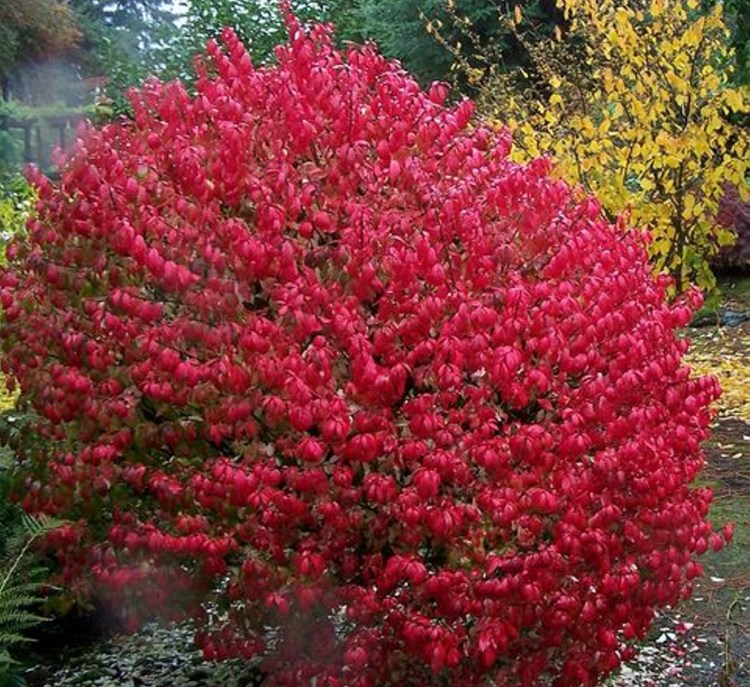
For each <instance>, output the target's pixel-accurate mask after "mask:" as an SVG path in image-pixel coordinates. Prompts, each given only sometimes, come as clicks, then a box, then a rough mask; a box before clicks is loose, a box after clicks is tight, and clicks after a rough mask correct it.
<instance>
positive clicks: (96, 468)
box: [0, 15, 722, 687]
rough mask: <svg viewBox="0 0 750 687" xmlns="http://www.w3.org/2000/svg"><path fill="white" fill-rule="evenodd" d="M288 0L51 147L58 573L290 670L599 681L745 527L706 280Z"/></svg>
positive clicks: (53, 506) (50, 372)
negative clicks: (733, 531) (713, 419)
mask: <svg viewBox="0 0 750 687" xmlns="http://www.w3.org/2000/svg"><path fill="white" fill-rule="evenodd" d="M287 22H288V26H289V31H290V42H289V44H287V45H285V46H283V47H280V48H279V49H278V65H276V66H273V67H267V68H262V69H256V68H254V66H253V65H252V63H251V60H250V58H249V57H248V55H247V53H246V52H245V49H244V48H243V46H242V45H241V44H240V43H239V42H238V40H237V39H236V37H235V36H234V35H233V34H232V33H231V32H229V31H227V32H226V33H225V35H224V37H223V43H224V47H223V49H222V48H220V47H219V46H217V45H216V44H213V43H212V44H210V45H209V47H208V54H207V58H206V59H205V60H204V62H203V63H202V64H200V63H199V65H198V70H199V74H200V78H199V80H198V84H197V95H195V96H194V97H193V96H190V95H188V93H187V92H186V91H185V90H184V89H183V88H182V87H181V86H180V84H178V83H169V84H159V83H156V82H152V83H147V84H146V86H145V87H144V88H143V89H142V90H141V91H140V92H137V93H135V94H134V96H133V102H134V111H135V116H134V121H132V122H124V123H119V124H110V125H107V126H105V127H103V128H101V129H91V130H89V131H87V132H86V133H85V136H84V137H83V139H82V141H81V142H80V144H79V146H78V148H77V150H76V151H75V152H74V153H73V154H72V155H71V157H70V158H69V159H68V161H67V162H66V164H65V167H64V171H63V173H62V176H61V179H60V181H59V182H57V183H55V184H52V183H51V182H49V181H48V180H47V179H45V178H43V177H41V176H39V175H36V176H34V179H33V181H34V183H35V184H36V186H37V188H38V192H39V198H40V200H39V203H38V208H37V214H36V216H35V217H34V218H33V219H32V220H31V221H30V222H29V234H30V236H29V238H28V239H27V240H19V241H18V242H16V243H15V244H14V245H13V246H12V247H11V249H10V251H9V253H10V260H11V265H10V268H9V269H8V270H7V271H5V272H4V273H3V275H2V280H1V285H2V290H1V292H0V296H1V298H2V304H3V306H4V308H5V318H4V320H3V322H2V325H1V327H0V340H1V341H2V346H3V348H4V350H5V357H4V360H3V370H4V372H5V373H6V374H8V375H9V379H10V380H15V381H17V383H18V384H19V386H20V393H21V404H22V405H23V404H25V405H26V406H27V407H32V408H33V409H34V411H35V412H36V413H37V414H38V416H39V421H38V427H37V432H38V433H39V434H40V435H41V436H42V437H43V438H44V439H45V441H46V444H45V446H46V448H45V450H43V451H42V450H31V449H29V450H26V451H23V450H21V451H20V454H19V457H20V461H21V465H20V478H19V485H18V494H19V497H21V498H22V501H23V505H24V506H25V508H26V509H27V510H29V511H31V512H36V513H39V512H44V513H50V514H54V515H58V516H63V517H65V518H66V519H67V520H68V521H70V522H72V523H73V524H72V525H69V526H66V527H65V528H61V529H60V530H58V531H56V532H55V533H54V534H53V535H52V536H51V538H50V545H51V546H53V547H54V548H55V550H56V551H57V552H58V556H59V559H60V562H61V564H62V573H61V575H62V579H63V580H64V581H65V582H66V584H67V585H68V587H69V589H71V590H73V591H75V592H77V593H80V594H89V595H90V594H98V595H105V596H106V598H108V599H110V600H111V601H113V602H116V603H117V605H118V606H119V607H120V608H121V609H122V610H123V612H124V613H125V614H126V616H127V619H128V620H129V621H130V622H131V623H132V624H134V625H135V624H136V623H137V622H138V621H139V619H141V618H143V617H145V615H148V614H149V613H151V612H153V611H155V610H158V611H160V612H162V613H164V614H171V615H177V614H192V615H193V616H194V618H195V619H196V620H197V622H198V623H199V630H198V639H199V641H200V643H201V645H202V647H203V650H204V652H205V655H206V656H207V657H208V658H218V659H222V658H225V657H230V656H237V655H240V656H246V657H251V656H257V655H260V656H262V657H263V658H264V664H263V665H264V668H265V669H266V670H267V671H268V672H269V681H270V682H271V683H272V684H275V685H309V684H312V680H313V677H317V678H318V679H317V682H316V684H318V685H324V684H325V685H331V686H333V685H349V686H352V687H353V686H358V687H365V686H375V685H377V686H378V687H381V686H384V685H396V684H398V685H420V686H421V685H427V684H446V682H445V681H446V680H448V681H449V682H450V684H454V685H462V686H468V685H479V684H486V680H487V679H488V678H490V677H491V678H492V679H494V680H495V681H496V682H497V683H498V684H503V685H541V684H552V685H556V686H557V687H562V686H566V685H580V684H592V683H593V681H594V680H595V679H596V678H597V677H598V676H600V675H602V674H605V673H607V672H609V671H611V670H612V669H613V668H615V667H616V666H617V665H618V664H619V663H620V661H621V660H622V659H623V658H624V657H627V656H629V655H631V654H632V652H633V649H632V645H633V641H634V640H635V639H636V638H638V637H640V636H642V635H643V634H644V633H645V632H646V630H647V629H648V627H649V625H650V623H651V620H652V618H653V615H654V610H655V609H656V608H658V607H660V606H664V605H665V604H673V603H675V602H677V601H678V600H679V599H680V598H681V597H683V596H685V595H687V594H688V593H689V590H690V580H691V578H693V577H695V576H696V575H697V574H699V572H700V566H699V564H698V563H697V562H696V561H695V556H696V554H699V553H701V552H703V551H704V550H705V549H706V548H707V547H708V546H711V545H713V546H714V547H720V546H721V543H722V539H721V537H720V536H719V535H717V534H715V533H713V532H712V530H711V526H710V525H709V524H708V523H707V522H706V521H705V517H706V514H707V510H708V505H709V501H710V494H709V493H708V492H707V491H706V490H703V489H692V488H691V487H690V486H689V485H690V483H691V481H692V480H693V478H694V477H695V475H696V474H697V473H698V471H699V470H700V468H701V466H702V464H703V455H702V452H701V449H700V442H701V441H702V440H703V439H705V437H706V434H707V426H708V422H709V411H708V410H707V405H708V403H709V402H710V401H711V400H712V399H714V398H716V396H717V394H718V388H717V384H716V382H715V381H714V380H712V379H710V378H702V379H691V378H690V374H689V369H688V368H687V367H686V366H684V365H682V364H681V356H682V354H683V353H684V351H685V348H686V344H685V343H684V342H683V341H680V340H678V339H677V338H676V337H675V335H674V329H675V328H676V327H679V326H681V325H684V324H686V323H687V322H688V320H689V319H690V316H691V312H692V310H693V309H694V307H695V306H696V305H697V302H696V301H697V300H699V299H698V297H697V296H694V295H692V294H691V295H689V296H688V300H683V301H681V302H679V303H676V304H671V305H670V304H668V303H667V302H666V300H665V291H666V288H667V285H668V279H666V278H663V279H657V280H654V279H653V278H652V277H651V276H650V275H649V268H648V264H647V262H646V253H645V250H644V247H643V239H642V237H641V236H640V235H638V234H636V233H635V232H628V231H626V230H625V228H624V227H622V226H619V225H618V226H613V225H611V224H609V223H607V221H605V220H604V219H603V218H602V213H601V212H600V207H599V205H598V204H597V203H596V202H595V201H594V200H593V199H590V198H580V197H577V196H576V195H575V194H574V193H573V192H572V191H571V190H570V188H569V187H568V186H567V185H565V184H564V183H562V182H559V181H556V180H554V179H552V178H551V177H550V176H548V165H547V163H545V162H544V161H535V162H532V163H531V164H529V165H527V166H521V165H518V164H514V163H512V162H510V161H509V159H508V157H507V154H508V150H509V138H508V136H507V134H505V133H502V132H497V131H494V130H491V129H490V128H488V127H487V126H485V125H483V124H482V123H481V122H474V123H471V118H472V106H471V104H470V103H469V102H467V101H464V102H462V103H460V104H459V105H457V106H456V107H448V106H447V105H446V103H445V99H446V90H445V88H444V87H443V86H441V85H439V84H436V85H433V86H432V87H431V88H430V90H429V92H423V91H422V90H420V88H419V87H418V85H417V84H416V83H415V82H414V81H413V80H412V79H410V78H409V77H408V76H407V75H406V74H405V73H404V72H403V71H401V70H400V68H399V67H398V66H397V65H395V64H393V63H390V62H388V61H386V60H385V59H384V58H382V57H380V56H379V55H378V54H377V52H376V51H375V49H374V48H372V47H370V46H366V47H360V48H352V49H350V50H348V51H347V52H346V53H342V52H340V51H338V50H337V49H335V47H334V46H333V43H332V40H331V37H330V35H329V30H328V29H327V28H325V27H323V26H316V27H314V28H312V29H310V30H309V31H307V30H305V29H303V28H302V27H301V26H300V25H299V24H298V23H297V21H296V20H295V19H294V18H293V17H292V16H291V15H289V16H288V17H287ZM35 446H38V442H37V443H36V444H35ZM269 627H270V628H275V629H274V630H273V631H268V630H267V629H266V628H269Z"/></svg>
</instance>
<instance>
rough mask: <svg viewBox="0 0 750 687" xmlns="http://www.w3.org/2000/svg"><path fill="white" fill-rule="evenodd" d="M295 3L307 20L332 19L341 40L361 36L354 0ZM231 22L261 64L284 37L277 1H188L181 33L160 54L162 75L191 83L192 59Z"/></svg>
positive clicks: (296, 8) (295, 8)
mask: <svg viewBox="0 0 750 687" xmlns="http://www.w3.org/2000/svg"><path fill="white" fill-rule="evenodd" d="M291 6H292V10H293V11H294V13H295V14H296V15H297V16H298V17H299V18H300V19H301V20H303V21H327V22H333V23H334V24H336V26H337V36H338V37H339V38H343V39H347V40H361V39H362V34H361V32H360V30H359V27H360V17H359V14H358V11H357V2H356V1H355V2H351V1H350V0H296V1H293V2H291ZM227 26H229V27H231V28H233V29H234V30H235V31H236V32H237V35H238V36H239V37H240V39H241V40H242V42H243V43H244V44H245V45H246V46H247V48H248V50H249V52H250V53H251V55H252V57H253V59H254V60H255V61H256V62H258V63H263V62H266V61H267V60H269V59H270V58H271V57H272V55H273V48H274V47H275V46H276V45H278V44H279V43H282V42H283V41H284V40H285V39H286V31H285V29H284V24H283V20H282V17H281V12H280V11H279V4H278V3H277V2H274V1H272V0H187V11H186V13H185V17H184V20H183V22H182V25H181V26H180V30H179V35H178V36H177V37H176V40H174V41H173V42H172V44H171V46H170V47H169V48H167V49H166V50H164V51H163V53H162V58H163V60H164V65H163V67H164V72H163V74H164V75H165V76H169V77H179V78H182V79H183V80H185V81H189V80H190V79H191V78H192V77H191V74H192V65H191V63H192V59H193V57H194V56H195V55H196V54H198V53H201V52H202V51H203V50H204V48H205V46H206V42H207V41H208V40H209V39H210V38H215V37H217V36H218V35H219V34H220V33H221V30H222V29H223V28H224V27H227Z"/></svg>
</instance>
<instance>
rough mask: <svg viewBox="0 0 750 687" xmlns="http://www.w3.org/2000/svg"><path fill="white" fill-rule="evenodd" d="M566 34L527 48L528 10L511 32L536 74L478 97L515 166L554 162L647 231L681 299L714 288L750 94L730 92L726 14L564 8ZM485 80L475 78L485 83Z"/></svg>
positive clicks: (627, 3)
mask: <svg viewBox="0 0 750 687" xmlns="http://www.w3.org/2000/svg"><path fill="white" fill-rule="evenodd" d="M558 4H559V5H560V6H561V7H562V8H563V10H564V12H565V16H566V19H567V22H568V24H567V26H566V29H565V35H562V34H561V32H560V31H556V34H555V37H554V38H539V37H533V38H532V37H530V36H529V34H528V33H527V32H525V31H524V26H523V23H524V22H523V18H522V17H521V15H520V12H519V11H517V10H516V11H515V12H510V13H509V15H508V16H507V18H506V19H505V20H506V21H508V22H510V23H511V24H512V25H513V27H514V28H515V31H516V35H517V37H518V39H519V41H520V42H521V44H522V45H523V46H524V47H525V49H526V50H527V52H528V53H529V56H530V58H531V64H532V68H531V70H526V71H523V72H519V71H518V70H515V71H513V70H510V71H508V70H503V69H502V66H501V65H500V66H498V65H497V64H492V62H491V60H488V61H487V65H488V67H487V70H486V73H485V74H483V75H482V76H483V87H482V89H481V95H480V98H479V101H480V106H481V108H482V109H484V111H485V113H486V114H489V115H490V116H491V117H493V118H494V119H496V120H498V121H499V122H500V123H502V124H507V125H509V126H510V127H511V130H512V132H513V135H514V139H515V144H516V148H515V155H516V156H517V158H518V159H522V160H523V159H528V158H530V157H534V156H538V155H540V154H546V155H551V156H552V157H553V158H554V159H555V161H556V163H557V168H558V170H559V173H560V174H561V175H562V176H563V177H565V178H566V179H568V180H569V181H571V182H573V183H576V184H580V185H581V186H582V187H583V188H584V189H585V190H586V191H587V192H591V193H593V194H595V195H596V196H597V197H598V199H599V200H600V202H601V204H602V206H603V208H604V210H605V212H607V213H608V214H610V215H619V214H621V213H628V214H629V217H630V223H631V224H632V225H633V226H636V227H640V228H648V229H649V230H650V231H651V234H652V236H653V242H652V244H651V252H652V257H653V261H654V265H655V268H656V269H657V270H668V271H670V272H671V273H672V274H673V275H674V276H675V278H676V280H677V285H678V288H680V289H681V288H684V287H685V286H687V285H688V284H689V283H697V284H699V285H701V286H703V287H706V288H709V289H710V288H712V287H713V286H714V284H715V282H714V278H713V275H712V274H711V271H710V269H709V267H708V262H707V261H708V258H709V257H710V256H711V255H712V254H713V253H714V252H715V251H716V250H717V249H718V247H719V246H721V245H725V244H727V243H731V241H732V239H733V236H732V234H731V232H729V231H728V230H727V229H725V228H724V227H722V226H720V225H719V224H718V223H717V222H716V219H715V218H716V214H717V208H718V203H719V199H720V197H721V195H722V193H723V189H724V187H725V185H726V184H734V185H737V186H739V187H740V189H741V193H742V194H743V195H745V194H746V193H747V190H748V187H747V173H748V159H749V156H750V142H749V138H750V137H749V132H748V130H747V128H743V127H742V126H741V125H739V124H736V123H735V122H738V121H739V119H740V118H741V116H742V114H743V113H747V112H748V111H750V98H748V92H747V88H743V87H738V86H736V85H734V84H733V83H732V79H731V75H732V54H731V49H730V48H729V43H730V40H729V29H728V27H727V25H726V24H725V21H724V18H723V16H722V3H717V4H716V5H715V6H714V7H713V8H712V9H710V10H708V11H705V10H702V8H701V6H700V5H699V2H698V0H617V1H613V0H558ZM476 77H477V75H476V74H474V78H476Z"/></svg>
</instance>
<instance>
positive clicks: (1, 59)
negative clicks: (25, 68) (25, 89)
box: [0, 0, 81, 100]
mask: <svg viewBox="0 0 750 687" xmlns="http://www.w3.org/2000/svg"><path fill="white" fill-rule="evenodd" d="M80 39H81V31H80V29H79V26H78V23H77V21H76V17H75V15H74V13H73V12H72V11H71V9H70V7H69V6H68V5H67V3H65V2H58V1H57V0H22V1H21V2H19V0H0V88H1V89H2V95H3V98H4V99H6V100H7V98H8V95H9V94H8V87H9V78H10V76H11V74H12V73H13V71H14V70H15V69H18V68H19V67H20V66H22V65H24V64H26V63H29V62H31V61H33V60H40V59H47V58H52V57H59V56H61V55H66V54H70V53H71V52H72V51H73V50H75V48H76V46H77V44H78V43H79V41H80Z"/></svg>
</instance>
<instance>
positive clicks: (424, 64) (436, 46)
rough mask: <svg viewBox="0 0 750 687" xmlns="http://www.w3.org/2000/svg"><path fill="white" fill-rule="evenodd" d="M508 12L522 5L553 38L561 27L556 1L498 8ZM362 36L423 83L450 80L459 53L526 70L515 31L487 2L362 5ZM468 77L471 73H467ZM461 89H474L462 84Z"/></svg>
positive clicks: (407, 0)
mask: <svg viewBox="0 0 750 687" xmlns="http://www.w3.org/2000/svg"><path fill="white" fill-rule="evenodd" d="M499 4H501V5H503V6H506V5H507V7H506V8H505V10H506V11H512V7H513V6H515V5H517V6H518V7H519V9H520V10H522V11H523V13H524V16H525V17H526V19H527V21H529V22H534V23H535V24H536V25H537V26H538V28H539V30H540V31H541V32H542V33H543V34H545V35H549V34H551V33H552V31H554V28H555V26H557V25H558V24H559V23H561V22H562V14H561V12H560V11H559V10H558V9H557V7H556V5H555V0H521V1H520V2H517V3H511V2H507V1H506V2H502V3H499ZM355 12H356V16H357V19H358V21H359V23H360V25H361V31H362V33H363V34H364V35H365V36H366V37H367V38H370V39H372V40H374V41H375V42H376V43H377V44H378V45H379V46H380V48H381V50H382V51H383V52H384V53H385V54H386V55H387V56H388V57H392V58H395V59H398V60H400V61H401V62H402V63H403V65H404V67H406V68H407V69H408V70H409V71H410V72H412V74H414V75H416V76H417V77H418V78H419V79H420V80H421V81H422V82H423V83H424V82H428V81H433V80H447V79H449V78H451V70H452V66H453V64H454V57H455V51H456V49H458V50H460V51H461V52H462V54H464V55H466V57H467V60H468V61H469V63H470V64H472V63H473V57H474V56H477V57H480V58H481V57H482V56H485V55H486V52H487V49H488V47H489V46H492V48H493V50H494V51H495V54H494V56H493V57H494V59H497V60H499V61H501V62H503V63H506V64H508V65H509V66H511V65H519V64H520V65H523V60H524V51H523V48H522V46H521V45H520V44H519V43H518V41H517V40H516V38H515V36H514V34H513V32H512V31H508V28H507V26H506V25H505V23H503V22H502V21H499V19H498V17H499V16H502V12H498V4H497V3H490V2H486V0H425V1H424V2H421V3H415V2H413V0H359V4H358V5H357V9H356V10H355ZM462 76H463V77H466V76H467V74H466V72H465V71H464V72H462ZM460 83H461V85H462V86H469V87H472V86H473V85H474V84H472V83H467V82H466V81H463V82H460Z"/></svg>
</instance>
